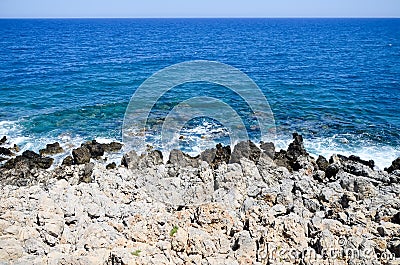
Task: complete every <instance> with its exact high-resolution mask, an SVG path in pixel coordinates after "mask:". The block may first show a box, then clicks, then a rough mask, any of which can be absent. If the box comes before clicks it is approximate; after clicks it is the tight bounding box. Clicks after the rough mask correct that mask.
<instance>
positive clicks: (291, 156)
mask: <svg viewBox="0 0 400 265" xmlns="http://www.w3.org/2000/svg"><path fill="white" fill-rule="evenodd" d="M299 157H307V158H308V157H309V154H308V153H307V151H306V149H305V148H304V144H303V137H302V136H301V135H299V134H298V133H293V142H291V143H290V144H289V147H288V149H287V151H285V150H280V151H279V152H278V153H276V154H275V156H274V161H275V163H276V164H277V165H278V166H283V167H286V168H287V169H289V171H293V170H296V171H297V170H299V169H300V168H299V164H298V163H297V164H296V161H297V158H299Z"/></svg>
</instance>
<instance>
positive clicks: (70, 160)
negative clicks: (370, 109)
mask: <svg viewBox="0 0 400 265" xmlns="http://www.w3.org/2000/svg"><path fill="white" fill-rule="evenodd" d="M73 164H74V159H73V158H72V156H67V157H65V158H64V160H63V161H62V165H64V166H72V165H73Z"/></svg>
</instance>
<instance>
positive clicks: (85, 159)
mask: <svg viewBox="0 0 400 265" xmlns="http://www.w3.org/2000/svg"><path fill="white" fill-rule="evenodd" d="M72 156H73V157H74V163H75V164H77V165H80V164H86V163H89V162H90V157H91V154H90V150H89V149H88V148H87V147H86V146H82V147H79V148H76V149H73V150H72Z"/></svg>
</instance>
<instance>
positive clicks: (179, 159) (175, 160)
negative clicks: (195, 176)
mask: <svg viewBox="0 0 400 265" xmlns="http://www.w3.org/2000/svg"><path fill="white" fill-rule="evenodd" d="M200 161H201V160H200V156H196V157H191V156H190V155H188V154H185V153H183V152H182V151H181V150H177V149H174V150H172V151H171V152H170V153H169V159H168V162H167V163H168V164H173V165H175V166H177V167H178V168H183V167H188V166H191V167H194V168H197V167H199V165H200Z"/></svg>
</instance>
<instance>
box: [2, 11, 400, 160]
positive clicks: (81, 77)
mask: <svg viewBox="0 0 400 265" xmlns="http://www.w3.org/2000/svg"><path fill="white" fill-rule="evenodd" d="M399 33H400V20H399V19H93V20H85V19H62V20H4V19H3V20H0V134H1V135H8V136H9V138H10V139H11V141H13V142H15V143H17V144H20V145H21V147H22V148H23V149H26V148H31V149H34V150H37V149H39V148H42V147H44V145H45V144H46V143H48V142H51V141H54V140H58V141H61V142H62V144H63V146H68V147H71V146H73V145H76V144H78V143H79V142H81V141H83V140H85V139H92V138H97V139H103V140H111V139H116V140H121V128H122V122H123V117H124V112H125V108H126V106H127V105H128V102H129V100H130V98H131V96H132V94H133V93H134V91H135V90H136V88H137V87H138V86H139V85H140V84H141V83H142V82H143V81H144V80H146V78H148V77H150V76H151V75H152V74H153V73H155V72H156V71H158V70H161V69H163V68H164V67H167V66H170V65H172V64H175V63H179V62H184V61H188V60H212V61H219V62H222V63H225V64H229V65H231V66H233V67H236V68H238V69H240V70H241V71H243V72H244V73H246V74H247V75H248V76H249V77H251V78H252V79H253V80H254V81H255V82H256V83H257V84H258V86H259V87H260V88H261V90H262V91H263V93H264V94H265V96H266V97H267V99H268V101H269V104H270V106H271V109H272V111H273V113H274V116H275V121H276V126H277V138H278V139H277V141H276V144H277V145H278V147H285V145H286V143H287V142H288V141H289V140H290V135H291V132H293V131H298V132H300V133H302V134H303V135H304V136H305V139H306V147H307V148H308V149H309V150H310V152H311V153H313V154H323V155H326V156H329V155H330V154H332V153H334V152H340V153H343V154H348V153H354V154H358V155H360V156H362V157H363V158H365V159H369V158H372V159H374V160H376V161H377V163H378V165H379V166H381V167H383V166H384V165H388V164H389V163H390V161H391V160H393V159H394V158H395V157H397V156H400V115H399V114H400V111H399V103H400V34H399ZM199 95H207V96H211V97H215V98H218V99H221V100H223V101H224V102H226V103H227V104H229V105H230V106H232V107H233V108H234V109H235V110H237V111H238V112H239V113H241V115H242V116H241V117H243V118H244V120H246V112H248V111H249V109H248V107H247V106H246V104H245V102H244V101H243V100H241V99H240V98H237V95H235V94H234V93H230V92H229V91H226V90H224V89H223V88H215V87H212V86H209V85H204V84H203V85H202V84H191V85H186V86H180V87H177V88H175V89H173V90H171V91H170V92H168V94H166V95H164V96H163V97H162V98H161V99H160V101H159V102H158V103H157V105H156V106H155V108H154V111H153V112H152V115H153V116H151V117H153V118H154V119H155V120H157V119H161V120H162V118H163V117H164V116H165V115H166V114H167V113H168V112H169V111H170V110H171V109H172V108H173V106H174V105H176V104H178V103H179V102H181V101H182V100H185V99H187V98H190V97H193V96H199ZM251 122H252V121H251V119H247V120H246V126H249V127H251V126H252V124H251ZM153 134H154V135H153V136H154V137H151V136H149V137H150V140H154V141H155V144H156V141H157V130H154V132H153ZM182 134H183V135H184V136H185V145H184V148H185V150H186V151H188V150H189V151H190V149H192V151H199V150H197V149H195V148H194V147H196V146H198V145H199V142H201V139H202V136H204V135H205V134H210V135H215V139H216V140H221V141H226V140H227V139H228V138H229V135H226V131H225V130H224V129H223V128H221V125H220V124H217V123H214V122H213V121H212V120H207V119H199V120H194V121H193V122H192V124H189V125H188V126H187V128H185V131H183V132H182ZM251 136H252V137H254V139H255V140H257V135H256V134H255V135H251Z"/></svg>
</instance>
